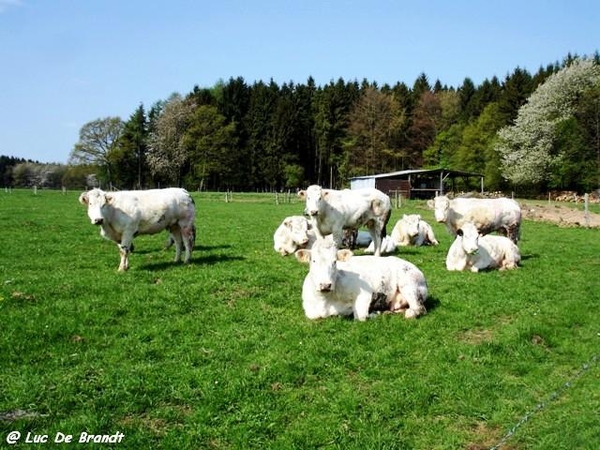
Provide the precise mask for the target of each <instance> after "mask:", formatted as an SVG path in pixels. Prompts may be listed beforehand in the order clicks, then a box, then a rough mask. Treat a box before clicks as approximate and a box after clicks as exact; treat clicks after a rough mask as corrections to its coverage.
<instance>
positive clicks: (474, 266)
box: [446, 222, 521, 272]
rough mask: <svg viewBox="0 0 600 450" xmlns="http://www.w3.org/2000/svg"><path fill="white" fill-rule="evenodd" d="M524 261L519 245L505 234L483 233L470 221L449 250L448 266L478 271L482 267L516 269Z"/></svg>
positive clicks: (451, 268) (460, 230) (459, 231)
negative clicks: (482, 234) (483, 234)
mask: <svg viewBox="0 0 600 450" xmlns="http://www.w3.org/2000/svg"><path fill="white" fill-rule="evenodd" d="M520 261H521V252H520V251H519V247H517V246H516V245H515V243H514V242H512V241H511V240H510V239H508V238H507V237H504V236H493V235H489V234H488V235H485V236H481V235H480V234H479V232H478V231H477V227H475V225H473V224H472V223H470V222H466V223H464V224H463V225H462V228H460V229H459V230H457V235H456V239H455V240H454V242H453V243H452V245H451V246H450V249H449V250H448V255H447V256H446V268H447V269H448V270H466V269H469V270H471V271H472V272H479V271H480V270H483V269H500V270H504V269H514V268H516V267H517V265H518V264H519V262H520Z"/></svg>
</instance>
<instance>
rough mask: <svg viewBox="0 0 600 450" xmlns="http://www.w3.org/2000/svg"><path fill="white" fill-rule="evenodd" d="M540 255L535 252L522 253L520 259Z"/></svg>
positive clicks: (533, 257)
mask: <svg viewBox="0 0 600 450" xmlns="http://www.w3.org/2000/svg"><path fill="white" fill-rule="evenodd" d="M539 257H540V255H539V254H537V253H523V254H521V261H525V260H527V259H537V258H539Z"/></svg>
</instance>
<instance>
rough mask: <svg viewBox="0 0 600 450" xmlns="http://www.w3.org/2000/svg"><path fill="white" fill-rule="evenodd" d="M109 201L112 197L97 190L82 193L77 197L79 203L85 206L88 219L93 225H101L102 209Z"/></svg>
mask: <svg viewBox="0 0 600 450" xmlns="http://www.w3.org/2000/svg"><path fill="white" fill-rule="evenodd" d="M111 200H112V197H111V195H110V194H107V193H106V192H104V191H103V190H101V189H98V188H94V189H92V190H90V191H87V192H84V193H82V194H81V195H80V196H79V203H81V204H82V205H86V206H87V208H88V210H87V213H88V217H89V218H90V220H91V221H92V224H93V225H102V223H103V222H104V211H103V209H104V208H105V207H106V205H108V204H109V203H110V202H111Z"/></svg>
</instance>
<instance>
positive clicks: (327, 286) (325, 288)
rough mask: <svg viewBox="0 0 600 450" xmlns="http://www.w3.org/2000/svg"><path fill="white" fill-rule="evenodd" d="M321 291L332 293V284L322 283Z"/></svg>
mask: <svg viewBox="0 0 600 450" xmlns="http://www.w3.org/2000/svg"><path fill="white" fill-rule="evenodd" d="M319 291H321V292H330V291H331V283H320V284H319Z"/></svg>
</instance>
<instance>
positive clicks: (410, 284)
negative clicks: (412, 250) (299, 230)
mask: <svg viewBox="0 0 600 450" xmlns="http://www.w3.org/2000/svg"><path fill="white" fill-rule="evenodd" d="M296 258H298V260H299V261H300V262H303V263H310V268H309V272H308V275H306V278H305V279H304V284H303V285H302V306H303V308H304V313H305V314H306V317H308V318H309V319H319V318H324V317H329V316H338V315H350V314H353V315H354V318H355V319H358V320H366V318H367V317H368V316H369V312H370V310H374V309H382V310H386V311H392V312H404V316H405V317H406V318H412V317H417V316H420V315H422V314H425V313H426V312H427V311H426V309H425V305H424V303H425V300H426V299H427V283H426V282H425V277H424V275H423V272H421V271H420V270H419V269H418V268H417V267H416V266H415V265H414V264H411V263H409V262H408V261H405V260H403V259H400V258H397V257H395V256H388V257H384V258H381V257H376V256H352V251H350V250H338V249H337V247H336V246H335V244H334V243H333V242H331V241H330V240H327V239H317V241H316V242H315V243H314V245H313V247H312V249H311V250H307V249H301V250H298V251H296Z"/></svg>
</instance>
